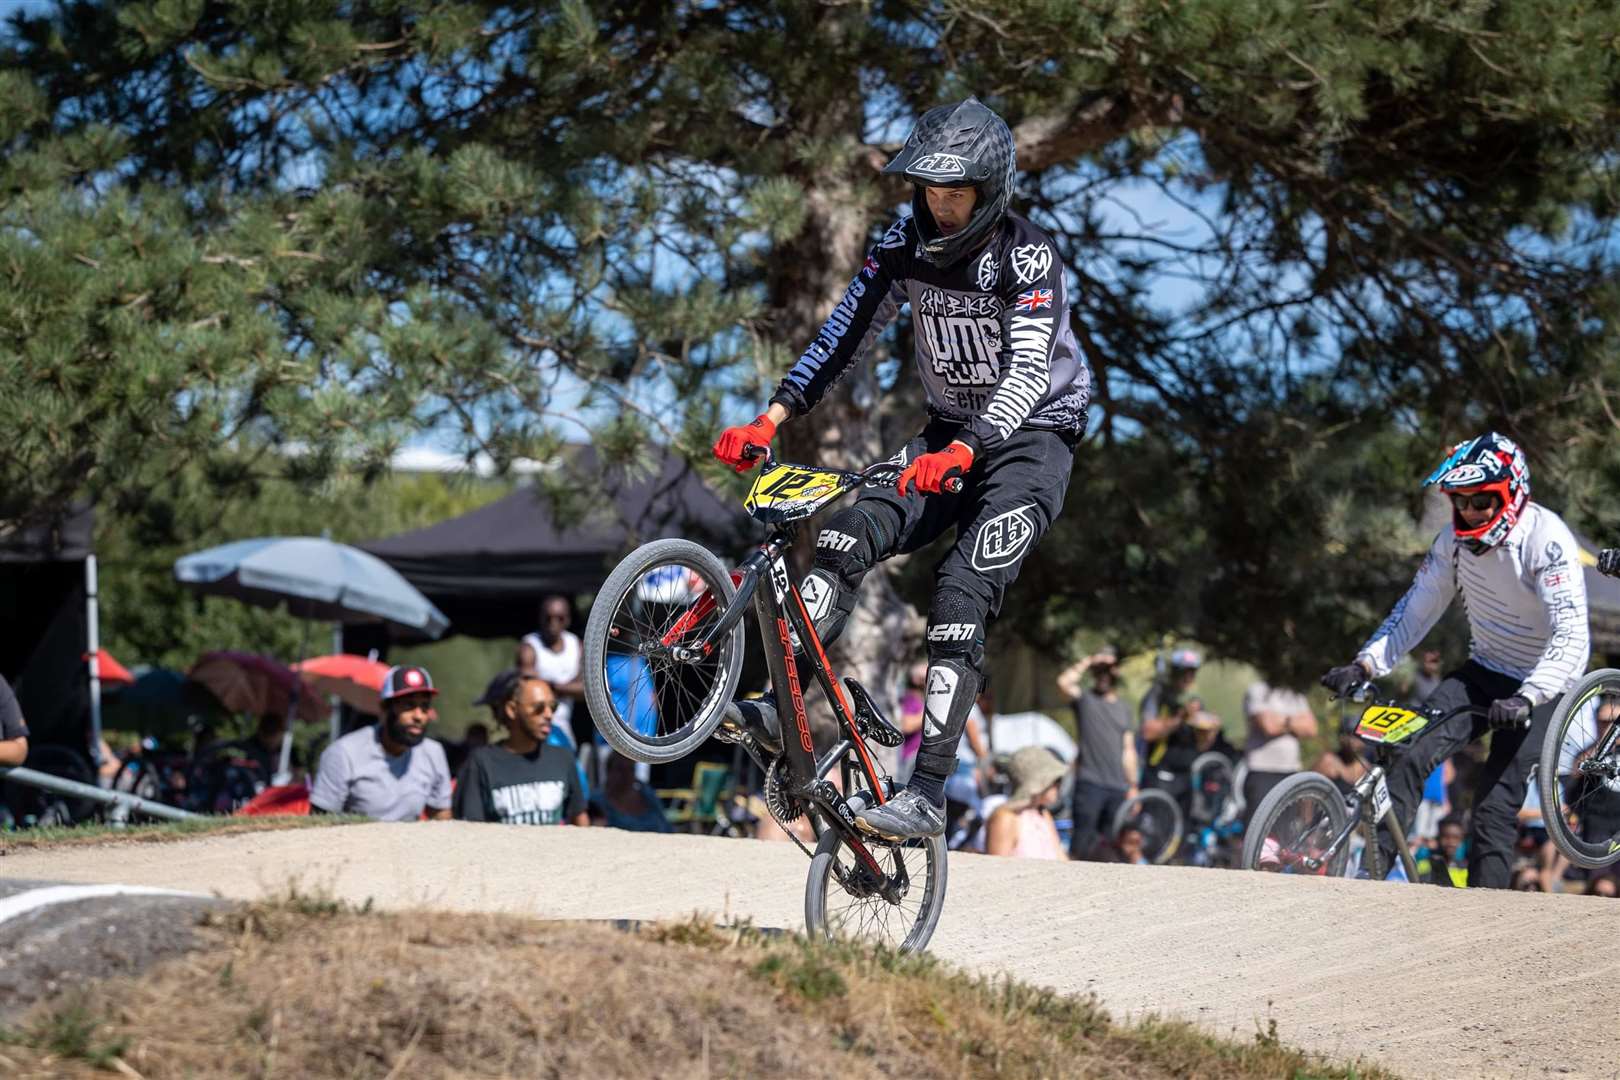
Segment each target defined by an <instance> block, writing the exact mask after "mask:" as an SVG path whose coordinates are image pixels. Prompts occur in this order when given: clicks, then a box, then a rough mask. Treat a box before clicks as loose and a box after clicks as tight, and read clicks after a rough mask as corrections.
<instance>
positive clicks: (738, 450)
mask: <svg viewBox="0 0 1620 1080" xmlns="http://www.w3.org/2000/svg"><path fill="white" fill-rule="evenodd" d="M774 438H776V422H775V421H774V420H772V419H771V418H770V415H769V414H768V413H760V414H759V415H758V416H756V417H754V422H753V423H751V424H742V425H739V426H737V427H728V428H726V430H724V431H722V432H721V433H720V438H719V439H718V440H716V442H715V444H714V456H715V457H717V458H719V459H720V460H721V461H723V462H725V463H726V464H727V465H730V466H731V467H732V468H733V469H736V470H737V471H738V472H740V473H741V472H747V471H748V470H749V469H752V468H753V467H754V463H755V462H756V461H758V460H759V458H757V457H756V458H750V457H743V447H745V446H749V445H753V446H759V447H765V446H769V445H770V444H771V440H772V439H774Z"/></svg>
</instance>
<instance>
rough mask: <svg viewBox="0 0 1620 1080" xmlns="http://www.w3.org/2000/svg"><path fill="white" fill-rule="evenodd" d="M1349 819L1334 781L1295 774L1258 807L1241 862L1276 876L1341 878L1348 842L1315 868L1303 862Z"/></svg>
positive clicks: (1316, 853)
mask: <svg viewBox="0 0 1620 1080" xmlns="http://www.w3.org/2000/svg"><path fill="white" fill-rule="evenodd" d="M1349 823H1350V817H1349V814H1348V813H1347V812H1346V810H1345V805H1344V795H1343V794H1341V793H1340V791H1339V789H1338V788H1336V787H1334V786H1333V781H1331V780H1329V779H1328V778H1327V777H1325V776H1323V775H1321V774H1320V773H1311V772H1304V773H1295V774H1294V775H1293V776H1290V777H1288V778H1287V779H1286V780H1284V781H1283V782H1282V783H1280V784H1278V785H1277V786H1276V787H1274V788H1272V789H1271V791H1270V792H1269V793H1267V795H1266V797H1265V798H1264V799H1261V800H1260V805H1259V806H1258V807H1256V808H1255V811H1254V816H1253V817H1251V818H1250V819H1249V827H1248V828H1247V829H1246V830H1244V833H1243V858H1242V861H1241V862H1240V863H1239V865H1240V866H1241V867H1243V869H1245V870H1263V871H1266V872H1268V873H1274V874H1308V875H1313V876H1326V877H1343V876H1344V867H1345V863H1346V862H1347V861H1348V859H1349V858H1350V845H1349V844H1344V845H1342V846H1341V847H1340V848H1339V850H1338V851H1336V852H1334V854H1333V858H1332V859H1330V860H1329V861H1328V862H1327V863H1326V864H1324V865H1323V866H1320V867H1318V868H1316V869H1314V870H1312V869H1309V868H1307V867H1305V866H1303V865H1302V860H1303V859H1305V858H1318V857H1320V856H1321V853H1322V852H1324V851H1326V850H1327V846H1328V845H1329V844H1331V843H1332V842H1333V840H1334V839H1335V838H1336V837H1337V836H1338V835H1339V834H1340V833H1341V832H1343V831H1344V829H1345V826H1347V825H1348V824H1349ZM1371 846H1372V847H1374V848H1376V847H1377V844H1372V845H1371Z"/></svg>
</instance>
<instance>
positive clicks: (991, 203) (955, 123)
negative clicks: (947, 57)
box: [883, 97, 1018, 266]
mask: <svg viewBox="0 0 1620 1080" xmlns="http://www.w3.org/2000/svg"><path fill="white" fill-rule="evenodd" d="M883 171H884V172H885V173H888V174H891V175H898V176H903V177H905V178H906V179H907V180H909V181H911V182H912V183H913V184H914V185H916V190H915V191H914V192H913V194H912V196H911V212H912V214H913V216H915V217H916V219H917V226H918V229H919V230H920V231H921V232H922V237H923V242H922V251H921V254H922V255H923V257H924V258H926V259H928V260H929V261H930V262H932V263H934V264H935V265H936V266H951V265H952V264H954V263H956V262H959V261H960V260H961V259H963V258H965V257H966V256H968V255H972V254H973V253H974V252H976V251H978V250H979V248H981V247H983V246H984V242H985V241H986V240H987V239H989V237H990V235H991V233H993V232H994V231H995V229H996V227H997V226H998V225H1000V224H1001V219H1002V217H1003V216H1004V215H1005V214H1006V213H1007V201H1008V200H1009V199H1011V198H1012V190H1013V184H1014V180H1015V178H1016V176H1017V173H1018V163H1017V161H1016V156H1015V154H1014V152H1013V136H1012V130H1011V129H1010V128H1008V127H1007V122H1006V121H1005V120H1003V119H1002V118H1001V117H999V116H997V115H996V114H995V113H994V112H993V111H991V110H990V109H989V108H987V107H985V106H984V105H983V104H982V103H981V102H980V101H979V99H978V98H971V97H970V98H968V99H967V100H966V101H960V102H957V103H956V104H955V105H941V106H939V107H938V108H937V109H929V110H928V111H927V112H925V113H923V116H922V119H921V120H918V121H917V126H916V127H914V128H912V129H911V134H910V135H908V136H906V145H905V146H903V147H902V148H901V149H900V152H899V153H898V154H896V155H895V156H894V160H893V161H891V162H889V163H888V164H887V165H885V166H884V167H883ZM924 186H929V187H971V188H977V189H978V191H979V200H978V202H977V204H976V205H975V206H974V207H973V217H972V218H970V219H969V220H968V223H967V227H966V228H964V229H962V230H961V231H960V232H958V233H956V234H955V235H954V236H946V235H944V234H943V233H941V232H940V231H939V227H938V226H936V225H935V224H934V215H932V214H930V213H929V212H928V200H927V198H926V197H925V196H924V195H923V187H924Z"/></svg>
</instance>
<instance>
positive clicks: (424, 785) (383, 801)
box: [309, 667, 450, 821]
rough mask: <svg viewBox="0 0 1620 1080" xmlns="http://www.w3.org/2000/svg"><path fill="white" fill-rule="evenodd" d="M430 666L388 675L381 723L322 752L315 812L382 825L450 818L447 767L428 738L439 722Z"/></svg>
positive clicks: (313, 797)
mask: <svg viewBox="0 0 1620 1080" xmlns="http://www.w3.org/2000/svg"><path fill="white" fill-rule="evenodd" d="M437 694H438V691H437V690H436V689H434V687H433V677H432V676H431V675H429V674H428V672H427V669H426V668H421V667H392V668H389V669H388V674H387V675H385V676H383V684H382V689H381V691H380V692H379V694H378V696H379V697H380V698H381V699H382V712H383V714H382V719H381V720H379V721H378V722H377V723H375V724H371V725H369V726H367V727H363V728H359V729H358V730H355V731H351V732H350V733H349V734H347V735H345V736H343V738H341V739H339V740H338V741H337V742H335V743H333V744H332V745H331V746H328V747H327V748H326V749H325V750H324V751H323V752H322V753H321V763H320V769H319V771H318V772H317V773H316V774H315V786H314V788H313V789H312V790H311V791H310V793H309V805H310V809H311V810H314V811H317V812H324V813H328V814H339V813H342V814H364V815H365V816H366V817H369V818H375V819H376V820H378V821H414V820H416V819H417V818H419V817H421V816H422V812H423V810H426V811H427V815H428V817H430V818H434V819H442V818H448V817H449V816H450V765H449V763H448V762H447V761H446V760H445V756H444V747H443V746H441V745H439V743H438V741H437V740H435V739H430V738H428V737H427V726H428V725H429V724H431V723H433V721H435V720H437V719H438V718H439V715H438V712H437V711H436V710H435V709H434V708H433V698H434V697H435V696H436V695H437Z"/></svg>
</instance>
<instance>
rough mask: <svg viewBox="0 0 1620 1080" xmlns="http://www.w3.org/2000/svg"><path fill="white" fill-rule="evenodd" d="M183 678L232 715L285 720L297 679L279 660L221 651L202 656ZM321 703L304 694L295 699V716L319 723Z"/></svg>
mask: <svg viewBox="0 0 1620 1080" xmlns="http://www.w3.org/2000/svg"><path fill="white" fill-rule="evenodd" d="M186 678H188V679H190V680H191V681H192V682H194V683H197V684H199V685H201V686H204V687H207V689H208V691H209V692H210V693H212V694H213V695H214V696H215V697H216V698H218V699H219V703H220V704H221V705H223V706H225V707H226V708H227V709H229V710H231V711H232V712H241V713H249V714H251V715H253V716H266V715H270V716H285V715H287V704H288V699H289V698H290V697H291V695H292V690H293V686H294V684H295V681H296V680H297V676H296V675H294V674H293V673H292V670H291V669H290V668H288V667H287V666H286V665H285V664H283V663H281V662H280V661H279V660H274V659H271V658H270V657H268V656H260V655H258V654H256V653H245V652H234V651H230V650H222V651H219V652H210V653H204V654H203V655H202V656H201V657H199V658H198V660H197V662H196V663H195V664H193V665H192V666H191V670H190V671H188V672H187V673H186ZM321 712H322V708H321V703H320V702H319V701H317V700H316V699H315V698H314V696H312V695H310V694H307V693H300V694H299V695H298V716H299V719H301V720H307V721H309V722H311V723H314V722H317V721H319V720H320V719H321Z"/></svg>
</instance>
